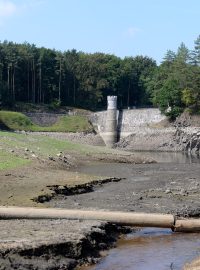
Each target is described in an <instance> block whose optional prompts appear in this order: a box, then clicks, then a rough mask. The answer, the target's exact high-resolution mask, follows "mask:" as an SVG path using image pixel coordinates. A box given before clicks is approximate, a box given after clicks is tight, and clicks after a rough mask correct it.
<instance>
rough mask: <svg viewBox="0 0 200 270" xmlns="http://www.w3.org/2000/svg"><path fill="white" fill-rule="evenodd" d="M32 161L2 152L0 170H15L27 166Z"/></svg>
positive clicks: (0, 152)
mask: <svg viewBox="0 0 200 270" xmlns="http://www.w3.org/2000/svg"><path fill="white" fill-rule="evenodd" d="M29 162H30V161H28V160H26V159H23V158H20V157H16V156H14V155H12V154H11V153H7V152H5V151H0V170H7V169H13V168H16V167H19V166H22V165H25V164H28V163H29Z"/></svg>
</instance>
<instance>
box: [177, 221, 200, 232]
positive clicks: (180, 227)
mask: <svg viewBox="0 0 200 270" xmlns="http://www.w3.org/2000/svg"><path fill="white" fill-rule="evenodd" d="M173 231H174V232H200V219H178V220H176V222H175V225H174V228H173Z"/></svg>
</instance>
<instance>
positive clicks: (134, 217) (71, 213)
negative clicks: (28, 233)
mask: <svg viewBox="0 0 200 270" xmlns="http://www.w3.org/2000/svg"><path fill="white" fill-rule="evenodd" d="M55 218H56V219H73V220H77V219H78V220H79V219H81V220H102V221H108V222H112V223H116V224H121V225H129V226H139V227H159V228H172V227H173V226H174V216H173V215H169V214H167V215H164V214H146V213H131V212H117V211H113V212H110V211H84V210H67V209H58V208H32V207H0V219H55Z"/></svg>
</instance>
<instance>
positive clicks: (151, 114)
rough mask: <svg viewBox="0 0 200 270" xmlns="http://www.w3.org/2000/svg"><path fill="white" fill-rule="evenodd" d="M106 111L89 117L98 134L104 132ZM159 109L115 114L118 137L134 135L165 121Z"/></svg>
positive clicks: (123, 111)
mask: <svg viewBox="0 0 200 270" xmlns="http://www.w3.org/2000/svg"><path fill="white" fill-rule="evenodd" d="M106 119H107V111H102V112H97V113H94V114H93V115H92V116H91V119H90V120H91V122H92V124H93V125H94V126H95V127H96V128H97V129H98V131H99V133H100V134H102V133H104V132H105V127H106ZM165 119H166V116H164V115H162V114H161V112H160V110H159V109H133V110H122V111H118V112H117V130H118V133H120V137H126V136H128V135H130V134H132V133H135V132H136V131H137V129H141V128H148V127H151V126H152V125H153V124H154V125H155V124H157V123H159V122H161V121H162V120H165Z"/></svg>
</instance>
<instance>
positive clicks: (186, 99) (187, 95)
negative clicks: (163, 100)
mask: <svg viewBox="0 0 200 270" xmlns="http://www.w3.org/2000/svg"><path fill="white" fill-rule="evenodd" d="M182 101H183V103H184V104H185V105H186V106H190V105H192V104H194V103H195V97H194V94H193V91H192V90H191V89H188V88H185V89H183V91H182Z"/></svg>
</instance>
